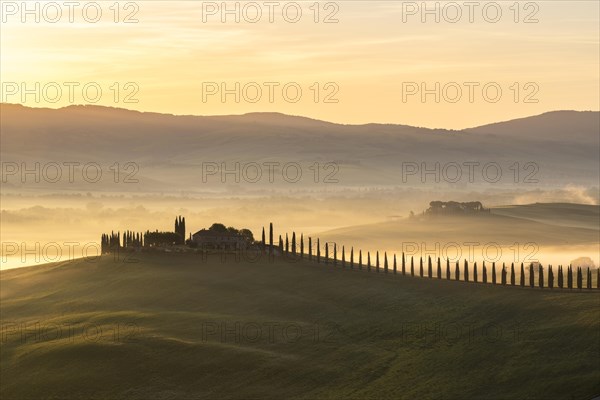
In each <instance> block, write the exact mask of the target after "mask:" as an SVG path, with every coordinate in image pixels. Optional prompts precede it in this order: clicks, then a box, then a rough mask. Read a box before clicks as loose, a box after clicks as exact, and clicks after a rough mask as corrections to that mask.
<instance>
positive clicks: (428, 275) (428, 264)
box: [427, 256, 433, 279]
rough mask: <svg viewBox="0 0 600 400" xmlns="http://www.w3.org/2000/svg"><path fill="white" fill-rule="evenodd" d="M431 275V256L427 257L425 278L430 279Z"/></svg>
mask: <svg viewBox="0 0 600 400" xmlns="http://www.w3.org/2000/svg"><path fill="white" fill-rule="evenodd" d="M432 275H433V268H432V266H431V256H427V277H428V278H429V279H431V277H432Z"/></svg>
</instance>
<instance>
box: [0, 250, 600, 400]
mask: <svg viewBox="0 0 600 400" xmlns="http://www.w3.org/2000/svg"><path fill="white" fill-rule="evenodd" d="M232 257H233V256H232V255H229V258H228V259H226V260H223V259H221V257H220V256H219V255H211V256H209V257H208V258H207V259H202V258H201V257H200V256H199V255H193V254H192V255H191V254H168V255H167V254H154V255H152V254H146V253H138V254H135V255H133V258H129V261H131V262H123V261H122V260H116V259H115V258H113V257H112V256H104V257H102V258H101V259H99V260H96V261H95V262H90V261H89V260H87V261H86V260H78V261H72V262H66V263H58V264H48V265H41V266H36V267H29V268H19V269H16V270H8V271H2V272H0V285H1V291H0V299H1V300H2V301H1V303H0V304H1V305H0V310H1V314H2V346H1V348H0V378H1V381H2V385H1V388H0V396H1V397H2V398H3V399H17V398H18V399H33V398H46V399H79V398H87V399H105V398H111V399H125V398H126V399H144V400H148V399H180V398H194V399H214V398H220V399H251V398H273V399H281V398H290V399H327V398H334V397H335V398H347V399H367V398H378V399H386V398H387V399H416V398H419V399H433V398H435V399H440V398H444V399H459V398H460V399H464V398H478V399H508V398H519V399H548V400H550V399H589V398H591V397H592V396H594V395H597V394H599V393H600V384H599V382H600V379H599V378H600V363H599V361H598V353H599V351H600V341H599V337H598V332H599V328H600V325H599V321H600V309H599V308H598V300H599V297H598V296H599V293H598V292H597V291H593V292H581V293H578V292H576V291H573V292H566V291H560V290H556V289H555V290H552V291H550V290H540V289H528V288H506V287H499V286H491V285H475V284H468V283H459V282H447V281H437V280H433V281H430V280H426V279H419V278H410V277H402V276H393V275H384V274H375V273H367V272H365V271H350V270H342V269H341V268H334V267H332V266H331V265H330V266H325V265H322V264H315V263H308V262H307V261H298V262H289V261H285V260H284V259H281V258H276V259H275V260H274V261H272V262H271V261H268V260H266V259H262V260H260V261H259V262H249V261H237V262H236V261H235V259H234V258H232ZM36 323H37V324H38V325H36ZM32 377H35V385H33V384H31V382H32V380H31V379H32Z"/></svg>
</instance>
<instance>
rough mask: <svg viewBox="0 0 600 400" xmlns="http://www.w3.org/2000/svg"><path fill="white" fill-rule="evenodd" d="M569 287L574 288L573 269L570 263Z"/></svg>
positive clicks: (568, 273) (568, 271)
mask: <svg viewBox="0 0 600 400" xmlns="http://www.w3.org/2000/svg"><path fill="white" fill-rule="evenodd" d="M567 287H568V288H569V289H573V270H572V267H571V266H570V265H569V266H568V267H567Z"/></svg>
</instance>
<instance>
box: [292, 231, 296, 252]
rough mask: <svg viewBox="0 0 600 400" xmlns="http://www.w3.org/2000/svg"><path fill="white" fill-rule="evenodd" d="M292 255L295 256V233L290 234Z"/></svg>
mask: <svg viewBox="0 0 600 400" xmlns="http://www.w3.org/2000/svg"><path fill="white" fill-rule="evenodd" d="M292 254H293V255H296V232H292Z"/></svg>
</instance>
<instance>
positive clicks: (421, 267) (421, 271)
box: [419, 257, 423, 278]
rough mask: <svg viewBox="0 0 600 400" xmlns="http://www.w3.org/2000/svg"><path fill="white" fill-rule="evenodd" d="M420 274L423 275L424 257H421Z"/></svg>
mask: <svg viewBox="0 0 600 400" xmlns="http://www.w3.org/2000/svg"><path fill="white" fill-rule="evenodd" d="M419 276H420V277H421V278H422V277H423V257H419Z"/></svg>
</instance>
